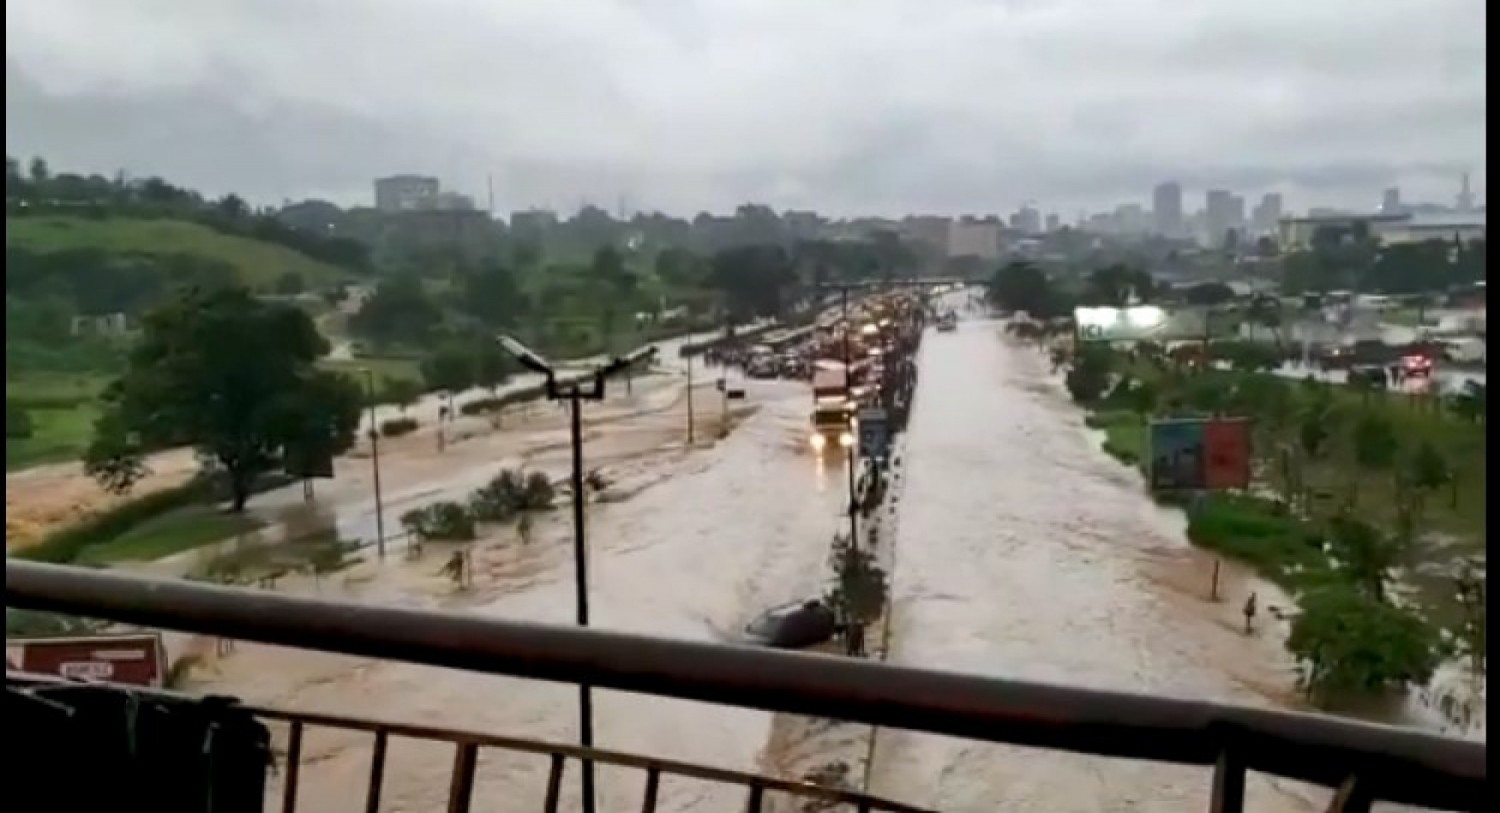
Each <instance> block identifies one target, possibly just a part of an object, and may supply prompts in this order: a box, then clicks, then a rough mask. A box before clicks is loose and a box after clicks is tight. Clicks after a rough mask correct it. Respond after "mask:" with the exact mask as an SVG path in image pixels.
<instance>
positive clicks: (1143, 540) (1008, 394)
mask: <svg viewBox="0 0 1500 813" xmlns="http://www.w3.org/2000/svg"><path fill="white" fill-rule="evenodd" d="M921 376H922V377H921V382H920V387H921V389H920V392H919V394H918V396H917V401H916V406H915V412H914V414H913V417H912V423H911V427H910V433H909V436H908V438H907V447H906V472H907V475H906V476H907V482H906V485H905V492H904V495H903V499H902V507H901V522H900V525H899V531H898V534H897V542H896V544H897V553H896V557H897V562H898V568H897V571H896V574H895V579H894V584H893V598H894V606H893V629H892V635H891V656H890V659H891V660H892V661H893V662H896V663H905V664H912V665H921V666H924V667H932V668H939V669H951V670H955V671H962V672H971V673H977V674H989V675H996V676H1004V677H1011V678H1019V679H1028V680H1039V681H1049V682H1055V683H1063V684H1073V685H1081V686H1087V687H1096V688H1109V689H1116V690H1126V691H1137V692H1146V693H1155V694H1164V695H1173V696H1179V697H1188V698H1214V699H1222V700H1231V701H1235V702H1241V703H1251V704H1256V703H1259V704H1267V703H1271V702H1274V701H1276V700H1280V699H1282V698H1280V697H1277V696H1276V695H1278V694H1280V693H1282V692H1284V691H1285V689H1284V686H1285V684H1287V683H1288V682H1289V674H1290V673H1289V672H1288V671H1287V670H1288V669H1289V664H1287V663H1286V662H1285V659H1284V656H1283V655H1282V653H1281V651H1280V646H1279V643H1278V642H1276V641H1275V640H1274V636H1272V635H1266V636H1263V637H1261V638H1251V639H1247V638H1245V637H1244V636H1242V635H1241V634H1239V632H1238V631H1236V630H1235V629H1234V627H1233V624H1234V620H1233V618H1232V614H1233V613H1232V610H1230V611H1228V612H1226V611H1225V607H1226V606H1233V607H1238V604H1237V602H1240V601H1243V593H1244V591H1245V590H1247V589H1257V590H1262V591H1263V592H1262V593H1261V596H1262V599H1264V598H1265V596H1266V592H1264V590H1265V587H1264V586H1261V585H1257V586H1255V587H1254V588H1248V587H1246V585H1245V584H1244V583H1242V582H1240V581H1237V580H1236V579H1233V578H1230V579H1226V581H1225V584H1224V592H1225V593H1226V599H1227V600H1226V601H1225V602H1224V603H1223V604H1220V605H1214V604H1211V603H1209V602H1206V601H1204V600H1203V597H1202V595H1201V592H1200V591H1199V590H1198V589H1197V587H1196V584H1202V585H1203V587H1205V588H1206V583H1201V582H1197V577H1196V576H1195V575H1193V574H1195V573H1197V572H1198V571H1200V570H1201V566H1200V565H1199V564H1198V563H1196V562H1195V561H1194V559H1195V557H1196V554H1195V553H1194V552H1193V551H1191V550H1190V549H1189V548H1188V547H1187V545H1186V542H1185V541H1184V539H1183V535H1182V520H1181V519H1180V518H1176V517H1174V516H1172V515H1171V514H1170V513H1168V512H1166V511H1163V510H1161V509H1159V508H1157V507H1156V506H1155V505H1154V504H1152V503H1151V502H1150V501H1149V500H1148V499H1146V497H1145V495H1144V494H1143V493H1142V491H1141V487H1140V478H1139V476H1138V475H1137V474H1136V473H1135V472H1133V471H1131V470H1129V469H1127V468H1125V467H1123V466H1121V465H1119V464H1118V463H1116V462H1114V461H1113V460H1111V459H1110V458H1108V457H1106V456H1105V455H1103V454H1102V453H1100V452H1099V450H1098V448H1097V444H1096V443H1095V441H1094V440H1093V439H1092V438H1091V437H1090V433H1089V432H1088V431H1087V430H1086V429H1085V428H1084V427H1083V425H1082V419H1081V415H1079V413H1078V410H1076V409H1075V408H1073V407H1071V406H1070V405H1068V403H1067V402H1066V396H1065V395H1064V394H1063V393H1062V392H1061V391H1060V389H1059V388H1058V387H1057V385H1056V383H1055V382H1054V381H1053V380H1052V376H1051V375H1050V369H1049V364H1048V362H1047V361H1046V359H1045V358H1044V357H1043V356H1042V355H1040V354H1039V353H1037V352H1036V351H1035V350H1034V349H1030V348H1026V347H1020V346H1016V345H1012V344H1010V343H1009V342H1008V341H1007V340H1005V339H1004V338H1002V337H1001V330H1000V326H999V325H998V324H997V323H993V322H984V321H976V322H967V323H963V324H962V325H961V326H960V329H959V330H958V331H957V332H955V333H946V334H940V333H932V334H929V335H928V337H927V338H926V340H925V342H924V344H923V348H922V356H921ZM872 776H873V781H872V787H871V791H872V792H874V793H877V794H880V795H885V796H889V797H893V798H896V799H900V800H902V801H907V802H911V803H915V804H920V805H924V806H930V807H934V808H939V809H942V810H965V811H967V810H975V811H977V810H1007V811H1038V813H1065V812H1066V811H1100V810H1141V811H1175V810H1193V811H1199V810H1203V809H1205V807H1206V806H1207V803H1208V799H1209V788H1210V782H1211V772H1210V771H1208V770H1199V769H1191V768H1176V767H1172V766H1162V765H1156V764H1149V763H1136V762H1126V761H1118V760H1104V759H1098V758H1093V757H1084V756H1076V755H1071V754H1064V753H1057V752H1049V751H1041V750H1029V749H1022V748H1015V747H1007V746H997V745H989V744H978V743H972V742H966V741H961V740H954V739H948V738H939V737H932V736H927V735H917V734H911V733H908V732H901V731H893V730H882V731H880V732H879V734H878V736H877V741H876V757H875V762H874V766H873V770H872ZM1249 794H1250V795H1249V799H1248V803H1249V808H1250V809H1252V810H1309V809H1313V807H1314V806H1313V805H1312V804H1311V800H1312V799H1314V798H1318V797H1319V794H1317V793H1316V792H1309V791H1308V790H1306V789H1304V788H1301V787H1298V786H1295V785H1291V784H1290V783H1275V782H1270V781H1263V780H1262V779H1260V778H1258V777H1252V781H1251V783H1250V789H1249Z"/></svg>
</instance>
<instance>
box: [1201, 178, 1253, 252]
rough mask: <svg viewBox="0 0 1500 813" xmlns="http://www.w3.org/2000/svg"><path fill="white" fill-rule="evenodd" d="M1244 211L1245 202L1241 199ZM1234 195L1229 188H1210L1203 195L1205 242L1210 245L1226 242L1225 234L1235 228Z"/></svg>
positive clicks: (1219, 244)
mask: <svg viewBox="0 0 1500 813" xmlns="http://www.w3.org/2000/svg"><path fill="white" fill-rule="evenodd" d="M1240 205H1241V212H1242V213H1243V206H1244V202H1243V201H1241V204H1240ZM1234 221H1235V218H1234V195H1233V194H1231V193H1230V192H1229V190H1227V189H1210V190H1208V194H1206V195H1204V197H1203V225H1204V227H1205V228H1204V234H1203V237H1204V243H1205V245H1209V246H1221V245H1223V244H1224V235H1225V234H1227V233H1228V232H1229V230H1230V229H1232V228H1234Z"/></svg>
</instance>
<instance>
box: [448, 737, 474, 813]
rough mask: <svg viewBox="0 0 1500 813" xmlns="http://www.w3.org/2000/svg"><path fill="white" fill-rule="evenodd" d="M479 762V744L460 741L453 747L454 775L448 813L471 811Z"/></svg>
mask: <svg viewBox="0 0 1500 813" xmlns="http://www.w3.org/2000/svg"><path fill="white" fill-rule="evenodd" d="M478 762H479V746H477V745H475V744H474V743H472V742H460V743H458V744H456V745H455V746H454V748H453V777H452V781H451V783H450V784H449V786H448V813H469V804H470V803H471V802H472V801H473V796H474V769H475V768H476V767H477V765H478Z"/></svg>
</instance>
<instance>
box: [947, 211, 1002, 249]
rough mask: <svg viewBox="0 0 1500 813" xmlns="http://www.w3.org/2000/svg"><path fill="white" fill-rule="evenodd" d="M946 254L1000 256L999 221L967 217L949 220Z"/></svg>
mask: <svg viewBox="0 0 1500 813" xmlns="http://www.w3.org/2000/svg"><path fill="white" fill-rule="evenodd" d="M948 256H950V257H966V256H967V257H979V258H982V259H986V260H993V259H997V258H998V257H999V256H1000V223H999V222H998V221H995V220H976V219H974V218H968V217H966V218H963V219H962V220H953V221H950V222H949V223H948Z"/></svg>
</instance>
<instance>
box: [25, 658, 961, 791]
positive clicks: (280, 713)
mask: <svg viewBox="0 0 1500 813" xmlns="http://www.w3.org/2000/svg"><path fill="white" fill-rule="evenodd" d="M5 678H6V682H7V683H14V684H18V685H27V686H35V685H40V684H55V683H68V682H70V681H66V680H64V679H62V678H58V677H56V676H54V675H39V674H33V673H29V672H7V673H6V675H5ZM130 689H131V691H134V692H136V693H137V694H149V695H153V696H163V697H170V698H174V699H178V700H192V699H194V698H193V697H192V696H191V695H184V694H180V693H176V692H170V691H164V690H159V689H158V690H149V691H143V690H139V689H136V688H135V687H130ZM238 707H239V708H242V709H244V710H245V711H246V712H248V713H250V714H251V715H253V716H255V717H258V718H260V719H262V720H272V721H276V722H286V723H290V722H292V721H297V722H300V723H302V724H303V725H304V726H312V727H315V728H319V727H321V728H333V729H343V730H347V731H364V732H372V733H377V734H378V733H381V732H384V733H386V734H387V735H389V736H392V737H404V738H407V739H413V740H434V741H438V742H470V743H473V744H474V745H476V746H479V747H481V748H495V749H497V750H501V751H516V752H520V753H529V754H539V755H543V756H549V757H550V756H558V757H562V758H566V759H573V760H577V761H579V762H582V761H583V758H584V756H588V757H589V759H591V760H593V761H594V762H595V763H603V764H607V765H614V766H618V767H622V768H632V769H638V770H644V771H646V772H648V773H649V772H651V771H659V772H661V773H666V774H672V775H675V776H682V777H685V778H688V779H698V780H702V781H705V782H716V783H720V784H726V785H740V786H744V787H748V786H750V785H751V784H752V783H755V782H759V783H761V784H762V785H765V786H766V788H767V789H769V790H775V791H778V792H783V793H791V794H795V795H798V796H801V797H804V798H807V799H809V800H811V799H817V800H819V801H824V802H830V803H834V804H851V803H859V802H861V801H863V802H867V803H870V804H873V805H874V806H875V807H876V809H879V810H889V811H892V813H931V811H928V810H927V809H925V808H920V807H913V806H911V805H907V804H902V803H900V802H895V801H892V800H889V799H881V798H877V797H873V796H867V795H864V794H860V793H855V792H852V791H846V790H840V789H837V788H830V787H825V786H823V785H817V784H812V783H808V782H795V781H792V780H788V779H777V778H775V777H768V776H761V775H760V774H753V773H746V772H744V771H733V770H729V769H728V768H714V767H711V766H707V765H698V764H695V763H691V762H680V761H677V760H671V759H661V758H657V757H645V756H641V755H639V754H629V753H625V752H621V751H609V750H604V749H597V748H596V749H588V748H583V747H581V746H577V745H569V744H563V743H556V742H548V741H545V740H528V739H521V738H518V737H507V736H504V735H500V734H483V733H479V732H473V731H461V730H457V729H450V728H440V727H436V726H423V725H414V724H410V723H398V722H392V721H388V720H377V719H370V718H360V717H345V716H341V715H335V714H325V713H321V712H303V711H292V710H288V709H277V708H269V707H265V706H255V705H250V704H244V703H241V704H239V706H238Z"/></svg>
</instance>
